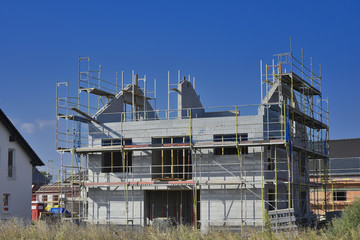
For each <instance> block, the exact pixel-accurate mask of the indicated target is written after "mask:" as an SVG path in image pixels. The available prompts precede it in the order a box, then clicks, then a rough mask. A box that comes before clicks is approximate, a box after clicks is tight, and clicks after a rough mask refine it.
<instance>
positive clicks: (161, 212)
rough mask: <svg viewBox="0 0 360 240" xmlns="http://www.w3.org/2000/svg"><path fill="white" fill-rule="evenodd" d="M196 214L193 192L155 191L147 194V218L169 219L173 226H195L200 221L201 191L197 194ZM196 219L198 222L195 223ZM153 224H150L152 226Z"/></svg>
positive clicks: (151, 219) (152, 219)
mask: <svg viewBox="0 0 360 240" xmlns="http://www.w3.org/2000/svg"><path fill="white" fill-rule="evenodd" d="M196 195H197V196H196V199H197V201H196V202H197V204H196V214H195V208H194V198H193V191H192V190H154V191H146V194H145V217H146V218H147V219H148V220H150V221H151V222H152V221H154V219H167V220H169V221H170V222H171V223H173V225H189V226H190V225H192V226H193V225H194V224H195V222H198V221H199V220H200V204H199V202H200V201H199V199H200V191H199V190H197V194H196ZM195 218H196V219H197V221H195ZM151 222H148V224H150V223H151Z"/></svg>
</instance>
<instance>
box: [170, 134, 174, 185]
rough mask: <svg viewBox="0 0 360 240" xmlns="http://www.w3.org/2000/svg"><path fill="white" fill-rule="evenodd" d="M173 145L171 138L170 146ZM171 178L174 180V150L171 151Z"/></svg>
mask: <svg viewBox="0 0 360 240" xmlns="http://www.w3.org/2000/svg"><path fill="white" fill-rule="evenodd" d="M173 143H174V138H171V144H173ZM170 151H171V169H170V170H171V178H174V149H171V150H170Z"/></svg>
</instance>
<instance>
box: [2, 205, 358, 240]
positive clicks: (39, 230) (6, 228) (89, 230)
mask: <svg viewBox="0 0 360 240" xmlns="http://www.w3.org/2000/svg"><path fill="white" fill-rule="evenodd" d="M8 239H34V240H35V239H36V240H37V239H94V240H95V239H135V240H136V239H154V240H155V239H156V240H157V239H160V240H162V239H163V240H165V239H166V240H168V239H178V240H188V239H209V240H210V239H221V240H224V239H304V240H305V239H360V200H356V201H355V203H354V204H353V205H352V206H351V207H349V208H347V209H346V211H345V212H344V214H343V217H342V218H339V219H335V220H334V221H333V223H332V224H331V225H330V224H329V225H328V226H327V227H326V228H325V229H322V230H313V229H304V230H302V231H299V233H298V234H297V235H291V234H290V235H289V234H287V233H283V234H279V235H275V233H274V232H272V231H271V230H270V229H265V230H264V231H258V232H247V233H246V235H245V236H242V237H241V236H240V235H239V234H238V233H234V232H231V231H208V232H207V233H201V232H200V231H198V230H194V229H192V228H191V227H185V226H181V227H177V228H171V229H168V230H167V231H166V232H159V231H156V230H155V229H153V228H151V227H149V228H145V229H143V230H138V231H128V232H125V231H121V230H119V229H118V228H116V226H96V225H88V226H80V227H79V226H77V225H76V224H72V223H62V224H47V223H45V222H43V221H37V222H36V223H34V224H31V225H22V224H19V223H18V222H16V221H15V220H13V221H6V222H0V240H8Z"/></svg>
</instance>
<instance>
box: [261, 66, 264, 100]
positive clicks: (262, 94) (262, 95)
mask: <svg viewBox="0 0 360 240" xmlns="http://www.w3.org/2000/svg"><path fill="white" fill-rule="evenodd" d="M262 71H263V70H262V60H260V86H261V96H260V103H261V102H262V100H263V97H264V93H263V81H262V78H263V73H262Z"/></svg>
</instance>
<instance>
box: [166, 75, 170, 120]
mask: <svg viewBox="0 0 360 240" xmlns="http://www.w3.org/2000/svg"><path fill="white" fill-rule="evenodd" d="M167 119H170V71H168V111H167Z"/></svg>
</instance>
